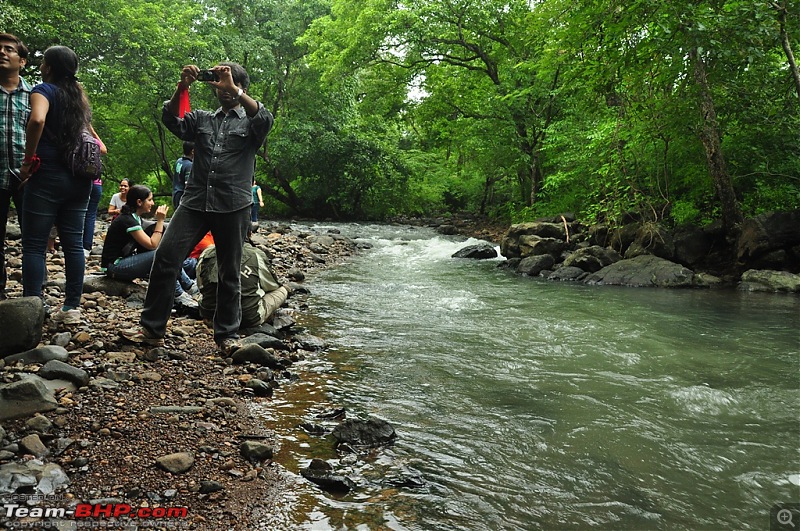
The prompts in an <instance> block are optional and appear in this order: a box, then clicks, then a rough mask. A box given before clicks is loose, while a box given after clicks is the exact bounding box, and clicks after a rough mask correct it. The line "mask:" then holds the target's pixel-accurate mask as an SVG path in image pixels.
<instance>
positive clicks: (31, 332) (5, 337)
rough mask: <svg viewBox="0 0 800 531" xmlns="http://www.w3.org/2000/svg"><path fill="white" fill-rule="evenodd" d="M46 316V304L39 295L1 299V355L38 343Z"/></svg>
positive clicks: (29, 347) (23, 349)
mask: <svg viewBox="0 0 800 531" xmlns="http://www.w3.org/2000/svg"><path fill="white" fill-rule="evenodd" d="M44 317H45V313H44V305H43V304H42V299H40V298H39V297H22V298H19V299H9V300H4V301H0V330H1V331H2V333H0V357H5V356H8V355H9V354H15V353H17V352H22V351H25V350H29V349H32V348H33V347H35V346H36V345H38V344H39V341H41V339H42V325H43V324H44Z"/></svg>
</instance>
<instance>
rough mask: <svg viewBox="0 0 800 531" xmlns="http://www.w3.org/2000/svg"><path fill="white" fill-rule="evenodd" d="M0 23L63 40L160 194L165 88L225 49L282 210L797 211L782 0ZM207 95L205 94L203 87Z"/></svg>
mask: <svg viewBox="0 0 800 531" xmlns="http://www.w3.org/2000/svg"><path fill="white" fill-rule="evenodd" d="M0 29H2V30H3V31H7V32H11V33H16V34H17V35H19V36H20V37H22V38H23V39H24V40H25V41H26V42H27V43H28V44H29V46H30V48H31V50H32V51H33V52H34V54H33V56H32V57H31V58H30V61H29V66H28V68H26V70H25V72H24V74H25V75H26V76H27V77H28V79H29V80H30V81H37V80H38V64H39V62H40V59H41V54H42V52H43V51H44V49H45V48H46V47H47V46H49V45H52V44H65V45H68V46H70V47H72V48H74V49H75V50H76V52H77V53H78V55H79V56H80V57H81V58H82V61H83V63H82V72H81V74H80V79H81V81H82V82H83V83H84V86H85V87H86V89H87V91H88V93H89V95H90V99H91V101H92V105H93V108H94V113H95V118H94V120H95V128H96V129H97V130H98V132H99V133H100V135H101V136H102V137H103V139H104V140H105V141H106V144H107V145H108V146H109V155H108V164H107V167H108V170H107V175H106V183H108V184H107V186H106V195H110V193H112V192H113V191H115V190H114V189H115V186H114V184H113V183H114V182H116V181H119V180H120V179H121V178H122V177H128V178H131V179H132V180H134V181H135V182H146V183H148V184H149V185H151V186H152V187H154V188H155V189H156V190H157V191H158V192H160V193H162V194H164V195H168V194H169V190H170V184H169V183H170V177H171V171H172V169H171V167H172V163H173V161H174V160H175V159H176V158H177V157H178V155H179V142H178V141H177V140H176V139H175V138H173V137H172V136H171V135H170V134H169V133H168V132H166V131H165V130H164V129H163V127H162V126H161V124H160V115H161V104H162V102H163V101H164V100H166V99H168V98H169V97H170V95H171V93H172V90H173V88H174V85H175V83H176V82H177V80H178V74H179V72H180V69H181V67H182V66H183V65H184V64H189V63H192V64H197V65H200V66H201V67H205V66H210V65H212V64H214V63H216V62H218V61H222V60H230V61H236V62H239V63H241V64H243V65H244V66H245V67H246V68H247V69H248V71H249V72H250V75H251V81H252V85H251V89H250V93H251V95H253V96H254V97H256V98H257V99H259V100H260V101H262V102H263V103H264V104H265V105H266V106H267V108H269V109H270V110H271V111H272V112H273V114H274V115H275V117H276V126H275V130H274V131H273V133H272V134H271V135H270V136H269V138H268V140H267V143H266V144H265V146H264V150H263V157H262V158H261V159H260V160H259V161H258V163H257V176H256V177H257V179H258V181H259V182H260V183H261V185H262V187H263V189H264V191H265V198H266V199H267V202H268V205H267V207H266V210H267V211H268V212H269V214H270V215H290V214H302V215H311V216H320V217H334V218H339V219H358V218H362V219H364V218H368V219H381V218H386V217H389V216H394V215H398V214H414V215H430V214H440V213H443V212H455V211H466V212H473V213H481V214H488V215H490V216H493V217H498V218H503V219H506V220H509V221H520V220H524V219H531V218H534V217H538V216H544V215H554V214H557V213H559V212H564V211H572V212H575V213H577V214H578V215H579V216H581V217H583V218H584V219H587V220H597V219H606V220H610V221H615V220H618V219H620V218H621V217H622V216H623V215H627V214H630V213H638V214H639V215H641V216H645V217H647V218H648V219H651V220H665V221H669V222H675V223H683V222H696V223H697V222H699V223H707V222H710V221H713V220H716V219H722V220H723V222H725V223H726V224H727V225H731V224H733V223H735V222H736V221H738V220H739V219H741V216H742V215H744V216H749V215H754V214H758V213H761V212H764V211H768V210H782V209H791V208H800V133H798V132H799V131H800V77H799V76H798V74H797V66H796V64H795V62H794V56H793V53H794V51H796V49H797V48H798V46H797V42H798V41H797V39H798V35H800V10H799V9H798V6H797V5H796V4H790V3H789V2H787V1H786V0H774V1H757V2H753V1H752V0H735V1H732V0H728V1H724V0H694V1H692V2H687V1H685V0H684V1H673V2H663V1H660V0H633V1H627V2H621V1H619V0H582V1H579V2H575V1H574V0H505V1H502V2H498V1H496V0H486V1H484V2H465V1H463V0H436V1H432V0H410V1H408V2H403V3H396V2H392V1H390V0H356V1H353V0H306V1H304V2H303V1H299V0H288V1H285V2H277V1H276V0H250V1H248V2H245V3H242V2H233V1H230V0H170V1H169V2H167V1H165V0H148V1H144V0H108V1H106V2H102V3H97V2H87V1H86V0H72V1H69V2H67V1H64V0H39V1H37V2H33V1H32V0H14V2H13V3H9V2H8V0H0ZM192 104H193V106H195V107H204V108H209V107H213V106H215V102H214V101H213V99H212V95H211V93H210V91H208V90H206V89H205V88H203V87H201V86H199V84H198V85H197V86H195V87H193V88H192Z"/></svg>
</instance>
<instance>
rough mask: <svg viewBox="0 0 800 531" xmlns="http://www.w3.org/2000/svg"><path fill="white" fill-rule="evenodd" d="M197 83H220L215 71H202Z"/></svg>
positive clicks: (198, 75)
mask: <svg viewBox="0 0 800 531" xmlns="http://www.w3.org/2000/svg"><path fill="white" fill-rule="evenodd" d="M197 81H219V76H218V75H217V73H216V72H214V71H213V70H200V72H199V73H198V74H197Z"/></svg>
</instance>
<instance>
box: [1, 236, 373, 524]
mask: <svg viewBox="0 0 800 531" xmlns="http://www.w3.org/2000/svg"><path fill="white" fill-rule="evenodd" d="M10 228H11V227H10ZM103 231H104V227H103V226H100V225H99V226H98V230H97V234H98V238H97V241H96V243H97V248H95V249H94V251H93V254H92V255H91V257H90V258H89V259H88V261H87V281H86V287H85V293H84V298H83V309H82V322H81V324H80V325H76V326H65V325H63V324H56V323H53V322H52V321H50V320H49V319H44V317H43V316H42V317H41V319H43V324H42V325H41V341H40V342H39V344H38V346H36V347H34V348H32V349H31V350H28V351H27V352H25V353H21V354H17V355H11V356H8V352H6V353H5V357H4V358H3V360H2V361H0V402H2V403H0V501H1V502H3V503H4V504H6V507H8V504H12V505H13V504H19V505H20V508H19V509H15V511H17V512H14V513H13V516H9V515H8V514H5V515H0V524H2V525H4V526H6V527H11V526H14V525H17V526H19V525H20V524H23V523H24V524H33V525H36V523H37V522H38V523H39V524H41V520H49V521H51V520H53V518H52V517H44V514H45V513H44V512H43V511H44V510H45V509H54V508H66V509H72V510H75V509H76V508H77V510H78V511H88V510H90V508H89V506H86V505H80V504H93V505H92V506H91V510H100V509H96V508H97V507H103V506H109V507H113V508H114V510H118V511H119V510H127V509H130V510H132V511H137V510H140V509H142V508H143V509H144V510H145V511H149V512H148V513H147V514H149V515H157V514H162V513H164V515H165V516H167V518H166V519H163V518H162V519H160V520H154V519H142V520H139V522H140V525H142V526H149V527H154V528H159V529H176V528H190V529H202V530H214V531H217V530H221V529H241V530H250V529H255V527H256V524H257V522H258V521H260V520H261V517H262V516H263V515H264V514H270V513H273V512H275V511H276V507H275V503H276V500H278V499H279V498H280V497H279V495H278V494H279V493H280V492H281V491H282V489H286V488H287V483H286V481H285V479H284V477H283V475H282V473H281V470H280V469H279V467H278V466H277V465H274V464H273V463H272V456H273V453H274V452H276V451H279V448H278V447H277V441H276V439H275V437H274V434H272V433H271V432H270V431H269V429H268V427H267V426H265V423H264V421H263V420H261V419H259V418H257V417H256V415H255V414H254V413H253V408H252V407H251V406H252V404H254V403H257V402H266V403H267V407H268V403H269V397H270V396H271V395H272V392H273V389H276V388H278V387H280V386H282V385H292V382H293V381H294V380H295V379H296V376H295V374H294V373H293V371H292V365H293V363H294V362H296V361H299V360H301V359H303V358H306V357H308V356H316V355H319V351H321V350H322V349H323V348H324V341H323V340H322V339H320V338H316V337H313V336H311V335H308V334H305V333H304V330H302V329H300V328H299V327H298V326H297V325H296V323H295V320H294V316H296V315H297V314H298V312H302V311H304V309H305V308H306V306H305V304H306V303H305V302H304V299H303V295H304V292H305V290H304V288H303V286H302V280H303V279H304V277H305V275H307V274H310V273H313V272H314V271H317V270H319V269H321V268H324V267H330V266H332V265H335V264H338V263H340V262H341V261H343V260H346V259H347V258H348V257H350V256H352V255H353V254H355V253H356V252H358V249H357V246H356V245H355V243H354V242H352V241H351V240H348V239H346V238H344V237H341V236H339V235H338V234H336V233H328V232H326V233H315V232H312V231H308V232H306V231H294V230H291V229H290V228H289V226H288V225H280V224H272V223H263V222H262V224H261V228H260V231H259V232H258V233H257V234H256V235H255V236H254V238H253V239H254V243H255V244H256V246H258V247H260V248H262V249H264V250H265V251H267V253H268V255H270V256H271V257H272V264H273V267H274V269H275V272H276V275H277V277H278V279H279V280H280V281H281V282H283V283H284V284H286V285H287V286H288V287H289V288H290V292H291V295H290V297H289V299H288V300H287V303H286V304H285V305H284V307H282V308H281V309H279V311H278V312H276V314H275V316H274V318H273V319H272V320H271V321H270V324H269V325H266V326H264V327H262V328H261V329H259V330H250V331H247V332H248V333H250V335H249V337H248V338H247V342H248V343H249V344H248V345H247V346H246V347H245V348H243V349H241V350H240V351H238V353H237V354H238V355H235V356H234V357H233V358H228V359H225V358H224V357H222V356H221V355H220V353H219V351H218V350H217V349H216V346H215V344H214V342H213V339H212V333H211V330H210V329H209V328H208V327H207V326H206V325H205V324H204V323H203V322H202V321H200V320H196V319H193V318H192V317H190V316H182V315H173V318H172V319H171V322H170V326H169V333H168V336H167V338H166V345H165V347H164V348H156V349H150V348H146V347H145V348H142V347H141V346H139V345H133V344H130V343H128V342H126V341H125V340H123V339H122V338H121V337H120V336H119V330H120V329H121V328H125V327H129V326H132V325H135V324H136V323H137V321H138V315H139V311H140V308H141V304H142V300H143V296H144V293H145V289H146V288H145V286H146V283H145V282H136V283H134V284H127V285H126V286H120V283H117V282H110V283H109V282H108V281H107V280H106V279H104V278H103V277H101V276H100V275H99V274H98V273H99V263H98V259H99V252H100V248H99V246H100V239H99V235H100V234H102V233H103ZM10 233H11V235H12V238H13V235H14V234H15V231H14V230H13V229H12V230H11V231H10ZM9 243H10V245H9V246H8V248H7V256H8V263H9V270H10V271H11V272H12V279H11V281H10V282H9V286H8V293H9V300H8V301H5V302H0V305H3V306H6V309H5V310H2V311H1V312H0V313H2V312H6V315H7V311H16V308H15V309H14V310H9V307H10V306H14V305H17V306H19V305H21V304H22V303H21V301H30V300H32V299H21V298H20V297H21V287H20V286H19V282H18V281H19V277H20V274H19V271H20V266H21V256H20V253H21V249H20V247H19V245H18V243H19V241H18V240H16V241H14V240H12V241H10V242H9ZM15 243H16V244H17V245H15ZM48 271H49V282H48V286H47V290H46V299H47V302H48V303H49V304H50V305H51V306H54V307H55V306H56V305H57V304H59V302H60V301H61V300H62V299H63V297H62V289H63V285H64V275H63V258H62V256H61V255H60V254H58V253H57V254H55V255H53V256H52V257H50V258H49V259H48ZM33 300H34V301H35V299H33ZM39 306H40V305H39ZM32 308H33V310H31V307H29V308H28V310H27V311H28V312H30V311H33V312H35V311H36V305H33V306H32ZM21 311H23V313H24V311H25V310H21ZM19 322H20V323H21V324H20V327H19V328H24V325H23V324H22V323H23V322H24V319H21V320H20V321H19ZM33 322H36V318H35V317H34V318H33ZM40 322H41V321H40ZM15 331H16V330H15ZM6 332H7V330H3V334H4V335H7V337H11V335H12V334H10V332H9V333H8V334H6ZM0 342H2V341H0ZM184 509H185V512H183V510H184ZM144 514H145V513H143V515H144ZM67 520H71V519H70V518H67ZM96 520H97V521H98V522H105V523H106V524H109V523H110V522H112V521H113V519H111V518H109V517H108V515H106V514H103V513H101V514H100V516H99V517H98V518H96ZM74 524H75V522H74V520H71V522H70V524H64V525H66V526H67V527H63V529H72V528H73V527H69V526H70V525H72V526H74ZM60 528H62V527H60Z"/></svg>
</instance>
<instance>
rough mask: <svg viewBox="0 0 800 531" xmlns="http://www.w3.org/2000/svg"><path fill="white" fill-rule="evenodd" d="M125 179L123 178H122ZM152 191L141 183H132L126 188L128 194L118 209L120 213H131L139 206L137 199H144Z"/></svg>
mask: <svg viewBox="0 0 800 531" xmlns="http://www.w3.org/2000/svg"><path fill="white" fill-rule="evenodd" d="M123 180H125V179H123ZM152 193H153V192H151V191H150V188H148V187H146V186H145V185H143V184H134V185H133V186H131V187H130V189H129V190H128V195H127V197H126V198H125V204H124V205H122V208H121V209H120V213H121V214H133V213H134V212H136V210H137V209H138V208H139V205H138V204H137V202H138V201H139V200H142V201H144V200H145V199H147V198H148V197H150V194H152Z"/></svg>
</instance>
